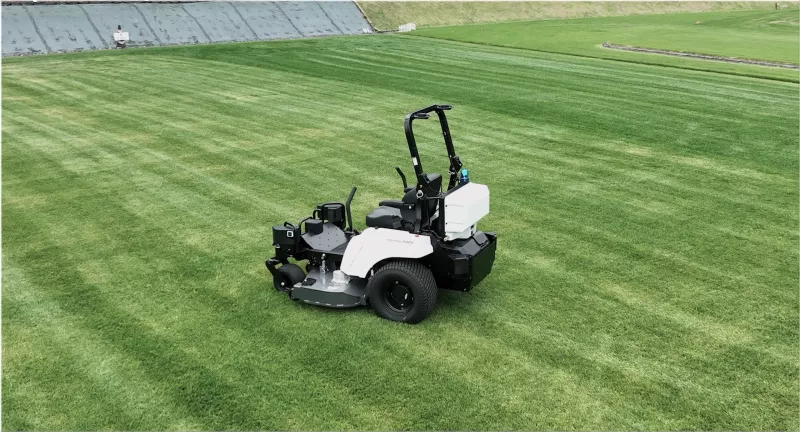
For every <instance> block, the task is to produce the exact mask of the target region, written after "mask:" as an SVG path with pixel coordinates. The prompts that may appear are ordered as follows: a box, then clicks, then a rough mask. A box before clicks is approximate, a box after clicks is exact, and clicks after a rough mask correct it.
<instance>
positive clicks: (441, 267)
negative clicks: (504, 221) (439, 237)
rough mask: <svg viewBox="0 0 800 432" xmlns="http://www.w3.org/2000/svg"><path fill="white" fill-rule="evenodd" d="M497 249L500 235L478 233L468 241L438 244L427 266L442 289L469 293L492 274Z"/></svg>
mask: <svg viewBox="0 0 800 432" xmlns="http://www.w3.org/2000/svg"><path fill="white" fill-rule="evenodd" d="M496 249H497V236H496V235H495V234H494V233H484V232H481V231H478V232H476V233H475V234H474V235H473V236H472V237H470V238H468V239H461V240H456V241H453V242H450V243H445V244H439V243H437V242H435V241H434V242H433V254H431V255H430V256H429V257H428V260H427V263H428V265H429V267H430V268H431V270H432V271H433V276H434V278H436V284H437V285H438V286H439V288H444V289H451V290H456V291H469V290H471V289H472V288H473V287H474V286H475V285H477V284H478V283H480V281H482V280H483V279H484V278H485V277H486V276H487V275H488V274H489V273H491V271H492V266H493V265H494V257H495V251H496Z"/></svg>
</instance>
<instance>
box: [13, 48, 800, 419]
mask: <svg viewBox="0 0 800 432" xmlns="http://www.w3.org/2000/svg"><path fill="white" fill-rule="evenodd" d="M706 64H709V63H702V65H706ZM2 72H3V73H2V75H3V76H2V78H3V84H2V87H3V88H2V89H3V95H2V102H3V123H2V138H3V155H2V168H3V170H2V182H3V183H2V192H3V193H2V210H3V228H2V245H3V267H2V269H3V290H2V301H3V306H2V312H3V321H2V329H3V336H2V338H3V364H2V369H3V375H2V385H3V387H2V388H3V396H2V402H3V427H4V428H5V429H8V430H18V429H37V430H69V429H80V430H96V429H124V430H153V429H182V430H186V429H199V430H237V429H246V430H254V429H282V430H287V429H291V430H337V429H363V430H423V429H438V430H465V429H469V430H482V429H487V430H510V429H514V430H517V429H522V430H526V429H554V430H562V429H590V430H596V429H603V430H615V429H637V430H638V429H642V430H644V429H647V430H664V429H681V430H684V429H700V430H751V429H758V430H797V429H798V421H800V419H798V410H797V407H798V403H800V400H798V337H800V336H799V335H798V325H799V322H798V321H799V320H798V314H799V313H800V311H799V310H798V309H799V308H798V292H797V287H798V280H799V276H798V265H797V263H798V259H799V257H798V228H799V227H798V219H799V218H800V215H799V214H798V213H799V210H798V206H799V198H798V175H799V169H798V157H799V155H798V145H797V143H798V139H800V137H799V136H798V128H799V126H800V124H799V123H800V121H799V120H798V114H799V113H798V102H799V100H800V99H799V96H800V95H799V93H798V85H797V84H796V83H788V82H782V81H775V80H765V79H756V78H750V77H742V76H735V75H730V74H719V73H708V72H702V71H694V70H685V69H678V68H665V67H659V66H652V65H644V64H633V63H626V62H619V61H608V60H603V59H593V58H586V57H578V56H571V55H559V54H549V53H542V52H536V51H530V50H520V49H511V48H501V47H493V46H485V45H474V44H466V43H459V42H451V41H442V40H436V39H431V38H420V37H411V36H405V37H404V36H394V35H376V36H371V37H339V38H321V39H313V40H300V41H286V42H272V43H246V44H231V45H208V46H189V47H176V48H157V49H140V50H130V51H127V52H112V51H105V52H94V53H82V54H72V55H52V56H39V57H30V58H15V59H4V61H3V70H2ZM437 102H441V103H451V104H453V105H454V110H453V111H451V113H452V114H451V115H450V117H449V118H450V125H451V128H452V131H453V136H454V140H455V143H456V149H457V151H458V153H459V154H460V156H461V158H462V160H463V161H464V162H465V164H466V167H467V168H469V169H470V177H471V179H472V180H473V181H476V182H480V183H485V184H487V185H489V187H490V189H491V191H492V211H491V214H490V215H489V216H487V217H486V218H485V219H484V220H483V221H482V222H481V226H480V227H481V228H482V229H485V230H493V231H497V233H498V235H499V246H498V255H497V260H496V262H495V266H494V270H493V272H492V274H491V275H490V276H489V277H488V278H487V279H486V280H484V281H483V283H482V284H481V285H480V286H478V287H477V288H476V289H475V290H474V291H473V292H471V293H469V294H460V293H455V292H442V293H441V294H440V299H439V304H438V306H437V309H436V310H435V311H434V313H433V314H432V315H431V316H430V317H429V318H428V319H427V320H426V321H425V322H423V323H422V324H420V325H417V326H409V325H401V324H397V323H393V322H389V321H385V320H381V319H379V318H377V317H376V316H374V315H373V314H372V312H371V311H370V310H369V309H359V310H349V311H339V310H329V309H322V308H317V307H312V306H307V305H302V304H297V303H294V302H291V301H290V300H288V299H287V298H286V297H285V296H284V295H279V294H278V293H276V292H275V291H274V290H273V289H272V287H271V284H270V278H269V275H268V272H267V271H266V269H265V268H264V266H263V261H264V260H265V259H266V258H268V257H269V256H271V253H272V249H271V247H270V241H271V231H270V227H271V225H273V224H280V223H282V222H283V221H285V220H291V221H296V220H298V219H300V218H302V217H305V216H307V215H308V214H309V213H310V211H311V209H312V206H313V205H314V204H316V203H319V202H323V201H327V200H331V199H344V198H345V196H346V194H347V192H348V191H349V188H350V186H351V185H356V186H358V187H359V192H358V194H357V195H356V198H355V200H354V208H353V210H354V213H355V214H356V215H364V214H365V213H366V212H368V211H369V210H371V209H372V208H374V207H375V206H376V205H377V202H378V200H380V199H384V198H395V197H398V196H399V194H400V189H401V186H400V180H399V178H398V177H397V176H396V174H395V173H394V171H393V169H392V167H393V166H394V165H399V166H402V167H404V168H405V169H406V171H407V172H408V170H409V169H410V163H409V156H408V149H407V147H406V145H405V142H404V137H403V132H402V120H403V116H404V114H405V113H407V112H410V111H412V110H414V109H417V108H419V107H422V106H425V105H427V104H430V103H437ZM421 126H422V125H421ZM424 126H425V127H419V128H418V130H419V133H420V137H419V142H420V148H421V152H422V157H423V160H424V161H425V165H426V168H427V169H428V170H433V169H434V168H435V167H439V168H440V169H441V170H442V171H441V172H444V171H443V170H444V169H445V166H446V158H445V157H444V147H443V145H442V144H441V143H440V136H439V133H437V132H436V124H425V125H424ZM356 222H357V223H356V224H357V225H358V227H363V223H364V222H363V216H357V217H356Z"/></svg>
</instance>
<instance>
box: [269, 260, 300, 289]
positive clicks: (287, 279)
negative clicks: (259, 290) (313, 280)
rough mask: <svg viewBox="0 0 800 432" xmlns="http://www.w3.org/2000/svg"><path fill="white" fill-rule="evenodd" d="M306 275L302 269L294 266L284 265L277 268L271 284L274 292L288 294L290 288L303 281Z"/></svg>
mask: <svg viewBox="0 0 800 432" xmlns="http://www.w3.org/2000/svg"><path fill="white" fill-rule="evenodd" d="M305 278H306V274H305V273H304V272H303V269H301V268H300V266H298V265H296V264H284V265H282V266H280V267H278V270H277V271H276V273H275V276H273V277H272V283H273V285H275V290H276V291H278V292H289V290H291V289H292V287H293V286H294V285H295V284H296V283H298V282H302V281H303V280H305Z"/></svg>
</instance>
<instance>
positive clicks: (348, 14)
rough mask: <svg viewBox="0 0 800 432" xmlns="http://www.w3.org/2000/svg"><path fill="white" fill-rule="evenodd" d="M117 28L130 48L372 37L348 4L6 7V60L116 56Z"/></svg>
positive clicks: (22, 5)
mask: <svg viewBox="0 0 800 432" xmlns="http://www.w3.org/2000/svg"><path fill="white" fill-rule="evenodd" d="M118 25H121V26H122V30H123V31H127V32H128V33H129V35H130V40H129V41H128V46H130V47H140V46H166V45H180V44H197V43H212V42H242V41H256V40H271V39H288V38H300V37H311V36H327V35H342V34H360V33H362V31H363V30H364V29H371V27H370V25H369V22H367V20H366V18H364V16H363V15H362V13H361V10H360V9H359V8H358V6H356V4H355V3H353V2H350V1H321V2H314V1H308V2H262V1H256V2H252V1H232V2H203V1H200V2H171V3H158V2H151V3H132V2H125V3H72V4H19V5H17V4H12V5H3V6H2V50H3V51H2V54H3V56H10V55H25V54H43V53H55V52H71V51H87V50H96V49H107V48H113V47H114V45H115V44H114V38H113V33H114V31H116V29H117V26H118Z"/></svg>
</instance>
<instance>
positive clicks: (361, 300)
mask: <svg viewBox="0 0 800 432" xmlns="http://www.w3.org/2000/svg"><path fill="white" fill-rule="evenodd" d="M289 297H290V298H292V299H293V300H300V301H303V302H305V303H310V304H315V305H319V306H327V307H333V308H349V307H356V306H365V305H366V304H367V281H366V280H365V279H358V278H352V279H350V282H349V283H346V284H336V283H334V282H333V274H332V273H331V272H327V273H326V274H325V275H322V273H321V272H320V271H319V269H311V271H309V272H308V275H306V278H305V279H304V280H303V281H302V282H299V283H297V284H295V285H294V287H292V289H291V291H289Z"/></svg>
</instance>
